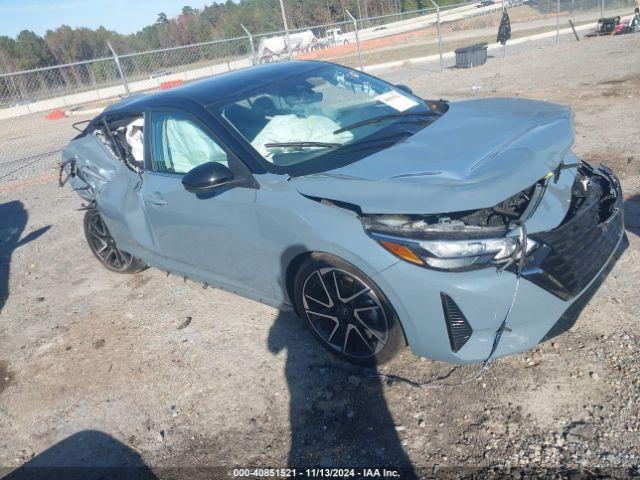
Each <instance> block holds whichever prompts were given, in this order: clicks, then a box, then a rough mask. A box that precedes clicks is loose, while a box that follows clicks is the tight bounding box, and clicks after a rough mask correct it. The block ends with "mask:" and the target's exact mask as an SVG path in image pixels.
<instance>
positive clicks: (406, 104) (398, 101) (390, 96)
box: [376, 90, 418, 112]
mask: <svg viewBox="0 0 640 480" xmlns="http://www.w3.org/2000/svg"><path fill="white" fill-rule="evenodd" d="M376 100H378V101H380V102H382V103H385V104H387V105H389V106H390V107H391V108H393V109H395V110H397V111H399V112H404V111H405V110H409V109H410V108H411V107H415V106H416V105H418V102H416V101H415V100H412V99H410V98H409V97H405V96H404V95H402V94H401V93H399V92H397V91H395V90H391V91H390V92H387V93H383V94H382V95H378V96H377V97H376Z"/></svg>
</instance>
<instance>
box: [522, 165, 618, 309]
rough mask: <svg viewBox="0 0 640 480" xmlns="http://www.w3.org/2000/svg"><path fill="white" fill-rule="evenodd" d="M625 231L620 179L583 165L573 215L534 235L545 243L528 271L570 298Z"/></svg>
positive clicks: (533, 279)
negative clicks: (548, 229)
mask: <svg viewBox="0 0 640 480" xmlns="http://www.w3.org/2000/svg"><path fill="white" fill-rule="evenodd" d="M585 185H588V186H587V187H586V188H585ZM623 231H624V224H623V214H622V192H621V190H620V186H619V185H618V183H617V181H616V180H615V178H614V177H613V176H612V175H607V174H604V173H601V172H597V171H596V170H594V169H592V168H591V167H588V166H586V165H585V166H582V167H581V168H580V169H579V173H578V175H577V177H576V182H575V184H574V190H573V198H572V205H571V207H570V209H569V213H568V214H567V218H565V220H564V222H563V223H562V224H561V225H560V226H559V227H558V228H556V229H554V230H551V231H548V232H542V233H537V234H533V235H531V238H532V239H534V240H535V241H536V242H538V243H539V244H540V247H538V248H537V249H536V250H535V251H534V252H533V253H532V254H531V255H530V256H529V257H527V259H526V263H525V267H524V269H523V272H522V276H523V277H524V278H526V279H527V280H529V281H531V282H533V283H535V284H537V285H539V286H540V287H542V288H544V289H545V290H548V291H549V292H551V293H553V294H554V295H556V296H557V297H559V298H561V299H563V300H569V299H571V298H573V297H575V296H576V295H577V294H578V293H580V292H581V291H582V290H583V289H584V288H585V287H586V286H587V285H589V283H590V282H591V281H592V280H593V279H594V278H595V277H596V275H597V274H598V272H599V271H600V270H601V269H602V268H603V267H604V266H605V264H606V263H607V260H608V259H609V258H610V257H611V254H612V253H613V251H614V250H615V248H616V245H618V243H619V241H620V237H621V236H622V234H623Z"/></svg>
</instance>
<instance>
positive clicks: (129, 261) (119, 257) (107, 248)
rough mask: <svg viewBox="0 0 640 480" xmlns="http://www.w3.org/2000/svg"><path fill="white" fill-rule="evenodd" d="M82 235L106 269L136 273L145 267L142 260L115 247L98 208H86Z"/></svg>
mask: <svg viewBox="0 0 640 480" xmlns="http://www.w3.org/2000/svg"><path fill="white" fill-rule="evenodd" d="M84 235H85V237H86V239H87V243H88V244H89V248H90V249H91V252H92V253H93V255H94V256H95V257H96V258H97V259H98V261H99V262H100V263H101V264H102V266H103V267H105V268H106V269H107V270H110V271H112V272H117V273H137V272H139V271H141V270H144V269H145V268H147V265H146V264H145V263H144V262H143V261H142V260H140V259H139V258H136V257H134V256H133V255H131V254H129V253H127V252H123V251H122V250H120V249H119V248H118V247H117V245H116V242H115V240H114V239H113V237H112V236H111V233H109V229H108V228H107V226H106V224H105V223H104V220H103V219H102V216H101V215H100V212H98V210H96V209H91V210H87V211H86V213H85V214H84Z"/></svg>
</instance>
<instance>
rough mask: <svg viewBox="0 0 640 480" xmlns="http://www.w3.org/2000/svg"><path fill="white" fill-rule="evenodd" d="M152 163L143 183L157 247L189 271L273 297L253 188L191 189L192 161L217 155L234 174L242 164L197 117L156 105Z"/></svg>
mask: <svg viewBox="0 0 640 480" xmlns="http://www.w3.org/2000/svg"><path fill="white" fill-rule="evenodd" d="M146 130H147V132H149V133H150V134H151V138H150V139H149V140H150V142H148V143H147V145H149V144H150V145H151V148H150V150H151V170H150V171H147V172H145V174H144V179H143V185H142V188H141V190H140V194H141V195H142V201H143V203H144V205H145V209H146V212H147V217H148V221H149V226H150V229H151V231H152V233H153V236H154V242H155V248H154V250H156V251H155V252H154V253H156V254H157V255H159V256H161V257H164V259H166V260H168V262H163V263H165V264H166V265H175V270H176V271H178V272H179V273H182V274H185V275H187V276H189V277H192V278H196V279H200V280H206V281H208V283H210V284H212V285H217V286H221V287H223V288H224V287H226V288H227V289H231V290H234V291H238V292H239V293H245V294H248V295H249V296H253V297H256V296H258V297H261V296H262V297H264V296H267V297H272V296H273V291H272V287H271V282H270V281H269V279H268V277H267V272H266V268H264V267H263V266H262V263H261V262H259V261H258V259H259V258H260V253H261V252H260V249H261V242H260V233H259V231H258V222H257V220H256V213H255V208H254V203H255V199H256V190H255V189H253V188H245V187H235V188H226V189H225V188H222V189H221V190H219V191H218V190H216V191H214V192H212V193H210V194H206V195H203V194H198V195H196V194H194V193H191V192H188V191H186V190H185V189H184V187H183V185H182V177H183V176H184V174H185V173H187V172H188V171H189V170H191V169H192V168H194V167H196V166H198V165H201V164H203V163H206V162H211V161H216V162H220V163H222V164H224V165H225V166H228V167H229V168H230V169H231V171H232V172H234V174H235V173H236V172H235V171H234V168H235V169H237V168H238V167H239V164H237V163H236V162H237V160H235V159H234V158H233V157H232V155H231V154H230V153H229V152H228V151H226V149H225V148H223V147H222V145H221V144H220V142H218V141H216V140H215V138H214V137H213V136H212V135H211V133H210V132H209V130H208V129H207V128H206V127H205V126H203V125H202V124H201V123H199V122H198V121H197V120H196V119H195V118H192V117H188V116H186V115H183V114H180V113H173V112H167V113H164V112H153V113H152V114H151V120H150V122H149V123H147V127H146Z"/></svg>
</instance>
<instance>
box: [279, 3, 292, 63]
mask: <svg viewBox="0 0 640 480" xmlns="http://www.w3.org/2000/svg"><path fill="white" fill-rule="evenodd" d="M280 10H281V11H282V23H283V24H284V35H285V47H286V48H287V53H288V54H289V58H291V52H290V51H289V45H291V42H290V41H289V26H288V25H287V15H286V13H284V0H280Z"/></svg>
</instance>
